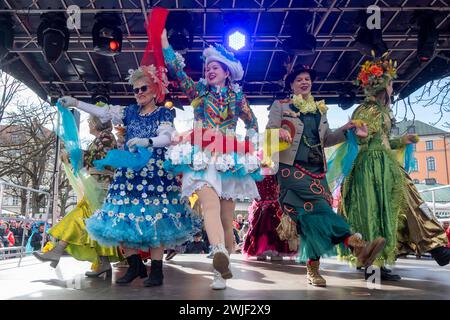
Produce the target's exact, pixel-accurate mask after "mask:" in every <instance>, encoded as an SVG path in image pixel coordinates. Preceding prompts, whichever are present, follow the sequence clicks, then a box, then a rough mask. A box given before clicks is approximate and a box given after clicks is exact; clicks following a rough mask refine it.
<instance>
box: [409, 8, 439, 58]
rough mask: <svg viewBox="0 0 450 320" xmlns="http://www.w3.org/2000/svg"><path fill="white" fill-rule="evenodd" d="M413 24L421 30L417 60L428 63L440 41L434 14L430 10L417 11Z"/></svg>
mask: <svg viewBox="0 0 450 320" xmlns="http://www.w3.org/2000/svg"><path fill="white" fill-rule="evenodd" d="M412 22H413V23H415V24H416V25H417V27H418V28H419V33H418V35H417V36H418V40H417V58H418V59H419V61H420V62H428V61H429V60H430V59H431V58H432V57H433V55H434V52H435V50H436V46H437V43H438V40H439V32H438V30H437V27H436V22H435V21H434V14H433V12H432V11H430V10H426V11H416V12H415V13H414V16H413V20H412Z"/></svg>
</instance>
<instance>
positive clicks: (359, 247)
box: [348, 233, 386, 268]
mask: <svg viewBox="0 0 450 320" xmlns="http://www.w3.org/2000/svg"><path fill="white" fill-rule="evenodd" d="M385 244H386V240H385V239H384V238H382V237H378V238H376V239H375V240H374V241H372V242H370V243H367V242H366V241H364V240H362V237H361V235H360V234H359V233H355V234H353V235H352V236H350V238H348V245H349V246H350V247H352V248H353V254H354V255H355V256H356V257H357V258H358V260H359V262H360V263H361V265H363V266H364V267H365V268H368V267H369V266H371V265H372V264H373V262H374V261H375V259H376V258H377V256H378V254H379V253H380V252H381V250H383V248H384V246H385Z"/></svg>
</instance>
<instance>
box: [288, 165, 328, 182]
mask: <svg viewBox="0 0 450 320" xmlns="http://www.w3.org/2000/svg"><path fill="white" fill-rule="evenodd" d="M294 167H296V168H297V169H298V170H300V171H301V172H303V173H304V174H307V175H308V176H310V177H311V178H314V179H324V178H325V177H326V175H327V174H326V172H324V173H320V174H315V173H312V172H311V171H309V170H307V169H305V168H303V167H301V166H300V165H299V164H297V163H294Z"/></svg>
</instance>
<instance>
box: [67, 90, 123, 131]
mask: <svg viewBox="0 0 450 320" xmlns="http://www.w3.org/2000/svg"><path fill="white" fill-rule="evenodd" d="M58 102H59V103H60V104H61V106H62V107H64V108H70V107H73V108H77V109H80V110H83V111H85V112H87V113H89V114H91V115H93V116H96V117H97V118H99V119H100V121H101V122H102V123H106V122H108V121H112V123H113V125H120V124H123V118H124V110H125V108H126V107H124V106H118V105H109V104H107V105H104V106H102V107H99V106H96V105H93V104H90V103H87V102H83V101H80V100H77V99H75V98H73V97H70V96H64V97H61V98H59V99H58Z"/></svg>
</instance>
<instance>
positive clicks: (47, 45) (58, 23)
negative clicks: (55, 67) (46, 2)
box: [37, 12, 70, 63]
mask: <svg viewBox="0 0 450 320" xmlns="http://www.w3.org/2000/svg"><path fill="white" fill-rule="evenodd" d="M69 38H70V33H69V29H67V18H66V17H65V15H64V14H63V13H61V12H46V13H43V14H42V15H41V23H40V25H39V27H38V30H37V41H38V45H39V46H40V47H41V48H42V51H43V53H44V57H45V60H46V61H47V62H48V63H56V62H57V61H58V60H59V58H60V57H61V55H62V54H63V52H64V51H67V49H68V48H69Z"/></svg>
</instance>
